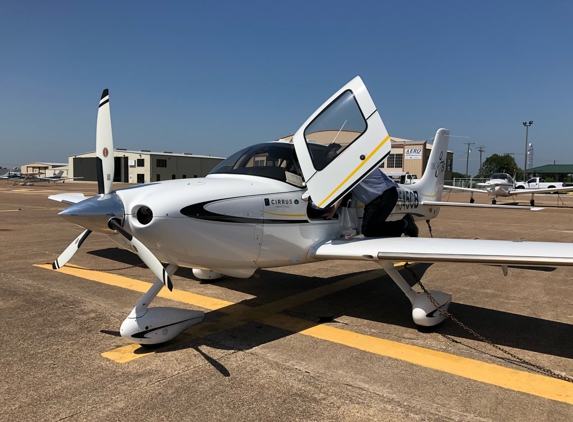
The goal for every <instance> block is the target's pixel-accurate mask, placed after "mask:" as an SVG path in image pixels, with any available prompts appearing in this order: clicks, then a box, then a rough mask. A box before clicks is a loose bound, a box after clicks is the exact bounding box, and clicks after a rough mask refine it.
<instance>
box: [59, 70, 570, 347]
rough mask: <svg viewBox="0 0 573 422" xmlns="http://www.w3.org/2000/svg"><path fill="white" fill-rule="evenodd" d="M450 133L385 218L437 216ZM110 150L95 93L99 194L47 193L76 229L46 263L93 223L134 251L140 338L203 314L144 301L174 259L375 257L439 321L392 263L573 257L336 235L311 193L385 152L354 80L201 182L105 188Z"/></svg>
mask: <svg viewBox="0 0 573 422" xmlns="http://www.w3.org/2000/svg"><path fill="white" fill-rule="evenodd" d="M319 137H322V138H321V139H331V140H336V142H337V143H341V144H342V143H343V142H342V141H344V143H343V148H341V149H340V150H339V151H338V153H339V154H338V155H337V156H336V158H334V160H332V161H331V162H327V161H326V160H325V159H324V151H325V150H326V149H327V147H326V146H325V145H321V144H317V143H314V142H313V141H311V139H313V138H314V139H318V138H319ZM448 140H449V131H448V130H447V129H439V130H438V131H437V132H436V136H435V138H434V144H433V148H432V152H431V154H430V157H429V162H428V165H427V170H426V172H425V173H424V175H423V177H422V178H421V179H420V180H419V181H418V182H417V183H416V184H415V185H407V186H400V188H399V197H400V200H399V202H398V204H397V205H396V207H395V209H394V212H393V214H392V215H391V219H399V218H401V217H403V216H404V215H405V214H406V213H410V214H411V215H412V216H413V217H414V218H415V219H417V220H430V219H432V218H435V217H436V216H437V215H438V212H439V210H440V208H439V205H441V204H442V203H441V202H440V199H441V195H442V190H443V180H444V172H445V167H446V166H445V164H446V163H445V159H446V152H447V146H448ZM295 151H296V156H297V157H298V159H295V157H294V154H293V153H294V152H295ZM112 152H113V141H112V131H111V122H110V111H109V94H108V91H107V90H105V91H104V92H103V95H102V97H101V100H100V106H99V112H98V119H97V135H96V153H97V162H98V168H99V171H98V173H99V177H98V189H99V194H98V195H96V196H94V197H91V198H89V199H86V197H85V196H83V194H59V195H53V196H50V199H53V200H57V201H60V202H64V203H68V204H73V205H71V206H70V207H69V208H67V209H66V210H64V211H62V212H60V215H61V216H62V217H63V218H65V219H67V220H69V221H70V222H72V223H75V224H77V225H80V226H82V227H84V228H85V229H86V230H85V231H84V232H83V233H81V234H80V235H79V236H78V237H77V238H76V239H75V240H74V241H73V242H72V243H71V244H70V245H69V246H68V248H67V249H66V250H65V251H64V252H63V253H62V254H61V255H60V256H59V257H58V258H57V259H56V260H55V262H54V263H53V268H54V269H56V270H57V269H59V268H61V267H62V266H64V265H65V264H66V263H67V262H68V261H69V260H70V259H71V258H72V256H73V255H74V253H75V252H76V251H77V250H78V248H79V247H80V246H81V245H82V243H83V242H84V241H85V240H86V238H87V237H88V236H89V234H90V233H91V232H92V231H95V232H99V233H104V234H106V235H109V236H110V238H111V239H112V240H114V241H115V242H117V243H118V244H119V245H120V246H123V247H126V248H127V249H129V250H131V251H133V252H134V253H136V254H137V255H139V257H140V258H141V259H142V260H143V262H144V263H145V264H146V265H147V266H148V267H149V268H150V269H151V271H152V272H153V273H154V274H155V275H156V277H157V280H155V282H154V283H153V285H152V286H151V288H150V289H149V291H148V292H147V293H146V294H145V295H144V296H143V297H142V299H141V300H140V301H139V303H138V304H137V305H136V306H135V308H133V310H132V311H131V313H130V314H129V315H128V317H127V318H126V319H125V321H124V322H123V323H122V325H121V328H120V333H121V335H122V336H123V337H124V338H126V339H127V340H129V341H131V342H135V343H140V344H142V345H150V344H158V343H163V342H166V341H168V340H170V339H172V338H174V337H175V336H177V335H178V334H179V333H181V332H182V331H184V330H186V329H187V328H188V327H190V326H192V325H194V324H197V323H199V322H200V321H202V319H203V315H204V313H203V312H200V311H193V310H185V309H176V308H165V307H151V308H150V307H149V304H150V302H151V301H152V300H153V299H154V298H155V296H156V295H157V294H158V293H159V291H160V290H161V289H162V288H163V286H167V288H168V289H169V290H171V289H172V288H173V284H172V281H171V276H172V275H173V273H174V272H175V271H176V270H177V268H178V267H180V266H184V267H190V268H193V273H194V275H195V276H196V277H198V278H199V279H215V278H218V277H221V276H223V275H226V276H230V277H236V278H248V277H250V276H251V275H252V274H253V273H254V272H255V271H256V270H258V269H260V268H273V267H280V266H285V265H298V264H304V263H310V262H315V261H320V260H329V259H336V260H340V259H343V260H362V261H373V262H376V263H378V264H379V265H380V266H381V267H383V268H384V269H385V270H386V272H387V273H388V275H389V276H390V277H391V278H392V280H394V282H395V283H396V284H397V285H398V286H399V287H400V289H401V290H402V291H403V292H404V294H405V295H406V296H407V297H408V299H409V300H410V302H411V304H412V317H413V320H414V322H415V323H416V324H418V325H421V326H434V325H436V324H438V323H440V322H441V321H442V320H443V319H444V317H443V316H442V314H441V313H440V312H437V311H436V309H437V308H436V306H435V305H433V304H432V302H431V300H430V299H429V298H428V297H427V296H426V295H425V294H421V293H418V292H416V291H414V290H413V289H411V288H410V286H409V284H408V283H407V282H406V281H405V280H404V278H402V276H401V275H400V273H399V272H398V271H397V270H396V269H395V267H394V263H396V262H402V261H410V262H459V263H482V264H490V265H492V264H493V265H499V266H502V268H503V269H504V272H505V271H506V269H507V266H508V265H536V266H555V265H567V266H571V265H573V244H566V243H548V242H510V241H493V240H491V241H489V240H469V239H463V240H462V239H437V238H418V237H412V238H410V237H397V238H366V237H363V236H361V235H356V236H341V235H340V234H341V233H342V232H345V233H347V231H348V229H350V227H341V225H340V222H339V221H337V220H336V219H332V220H325V219H322V218H318V219H314V218H310V217H309V214H308V208H309V207H308V200H309V196H310V195H312V199H313V201H314V203H316V204H317V205H318V206H320V207H322V208H325V207H328V206H330V205H331V204H333V203H335V202H336V201H337V200H338V199H339V198H343V197H344V196H345V195H346V194H347V193H348V192H350V191H351V190H352V188H353V187H354V186H355V185H356V184H357V183H359V182H360V181H361V180H362V179H363V178H364V177H366V176H367V175H368V174H369V173H370V172H371V171H372V170H373V169H375V168H377V167H379V166H380V163H381V162H382V161H383V160H384V159H385V158H386V157H387V156H388V154H389V153H390V137H389V135H388V133H387V131H386V128H385V127H384V123H383V122H382V120H381V118H380V116H379V114H378V111H377V109H376V106H375V105H374V102H373V101H372V99H371V97H370V95H369V93H368V91H367V89H366V87H365V86H364V84H363V82H362V80H361V79H360V78H359V77H356V78H355V79H353V80H352V81H351V82H349V83H348V84H347V85H345V86H344V87H343V88H342V89H340V90H339V91H338V92H336V93H335V94H334V95H333V96H332V97H331V98H329V99H328V100H327V101H326V102H325V103H324V104H323V105H322V106H321V107H320V108H319V109H318V110H316V111H315V112H314V113H313V114H312V115H311V116H310V118H309V119H308V120H307V121H306V122H305V123H304V124H303V125H302V126H301V128H300V129H299V130H298V131H297V132H296V134H295V135H294V138H293V139H292V141H289V142H287V141H275V142H267V143H261V144H257V145H254V146H251V147H247V148H244V149H242V150H240V151H239V152H237V153H235V154H233V155H231V156H230V157H229V158H227V159H226V160H225V161H223V162H221V163H220V164H219V165H218V166H217V167H216V168H215V169H214V170H213V171H212V172H211V173H210V174H209V175H208V176H206V177H204V178H197V179H182V180H169V181H161V182H156V183H150V184H146V185H137V186H133V187H128V188H125V189H119V190H112V180H113V178H112V175H113V173H114V160H113V153H112ZM488 206H490V207H491V205H488ZM340 220H342V219H340ZM162 262H163V263H165V264H167V265H166V266H164V265H163V264H162ZM431 294H432V295H433V297H434V298H435V300H437V303H438V307H440V308H442V309H444V310H447V308H448V306H449V304H450V301H451V295H450V294H447V293H443V292H438V291H432V292H431Z"/></svg>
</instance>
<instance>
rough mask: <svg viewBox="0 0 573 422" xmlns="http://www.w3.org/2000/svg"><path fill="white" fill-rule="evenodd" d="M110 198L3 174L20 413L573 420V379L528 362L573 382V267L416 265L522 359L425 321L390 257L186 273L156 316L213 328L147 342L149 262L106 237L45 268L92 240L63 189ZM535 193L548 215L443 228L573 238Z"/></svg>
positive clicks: (15, 404)
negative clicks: (220, 275) (198, 315)
mask: <svg viewBox="0 0 573 422" xmlns="http://www.w3.org/2000/svg"><path fill="white" fill-rule="evenodd" d="M114 187H116V186H114ZM95 190H96V185H95V184H93V183H86V182H82V183H80V182H73V183H69V182H68V183H66V184H58V185H54V184H36V185H35V186H12V184H11V183H6V182H0V240H1V242H0V245H1V248H2V252H1V256H2V260H1V264H2V265H1V268H0V273H1V277H0V279H1V280H2V292H1V294H0V341H1V343H0V344H1V347H0V415H1V416H0V419H1V420H3V421H30V420H37V421H44V420H45V421H56V420H66V421H68V420H69V421H115V420H118V421H119V420H122V421H123V420H130V419H138V420H154V421H155V420H177V421H180V420H193V421H271V420H272V421H275V420H280V421H517V420H519V421H545V420H551V421H571V420H573V383H570V382H567V381H564V380H560V379H556V378H552V377H550V376H548V375H546V374H545V373H543V372H542V370H541V369H539V368H538V367H535V366H530V365H528V364H526V363H523V362H522V361H519V360H517V358H516V356H517V357H519V358H521V359H524V360H526V361H528V362H532V363H534V364H535V365H537V366H541V367H543V368H548V369H550V370H552V371H554V372H556V373H558V374H561V375H567V376H572V377H573V300H572V295H571V291H572V289H573V277H572V275H573V268H555V269H553V268H509V274H508V275H507V276H506V277H504V275H503V272H502V270H501V268H500V267H494V266H484V265H467V264H445V263H440V264H434V265H417V266H415V267H414V269H415V272H416V273H417V274H418V275H419V276H420V277H421V279H422V281H423V283H424V284H425V286H426V287H428V288H429V289H433V290H441V291H444V292H447V293H451V294H452V295H453V303H452V304H451V306H450V311H451V313H452V314H453V315H454V316H455V317H456V318H457V319H458V320H460V321H461V322H462V323H463V324H465V325H467V326H468V327H470V328H471V329H473V330H475V331H476V332H477V333H479V334H480V335H482V336H483V337H484V338H485V339H488V340H489V341H491V342H493V343H494V344H495V345H497V346H500V347H502V348H503V349H504V350H507V351H508V352H510V353H511V354H512V355H507V354H504V353H503V352H501V351H499V350H498V349H496V348H494V347H493V346H491V345H490V344H488V343H487V342H486V341H485V340H482V339H477V338H476V337H474V336H473V335H472V334H471V333H470V332H468V331H466V330H465V329H464V328H462V327H460V326H459V325H457V324H456V323H454V322H453V321H451V320H446V321H445V322H444V323H442V324H440V325H439V326H438V327H435V328H433V329H418V328H417V327H416V326H415V325H414V323H413V322H412V319H411V309H410V304H409V301H408V300H407V299H406V297H405V296H404V295H403V294H402V292H401V291H400V290H399V289H398V288H397V287H396V286H395V284H394V283H393V282H392V280H391V279H390V278H389V277H388V276H386V275H385V274H384V272H383V270H381V269H380V267H379V266H378V265H376V264H374V263H369V262H366V263H364V262H348V261H330V262H320V263H315V264H310V265H303V266H292V267H285V268H277V269H273V270H262V271H259V272H257V273H256V276H255V277H252V278H250V279H246V280H240V279H232V278H224V279H221V280H217V281H216V282H213V283H203V284H202V283H200V282H199V281H198V280H196V279H194V278H193V275H192V273H191V271H190V270H189V269H179V270H178V272H177V273H176V274H175V276H174V277H173V282H174V286H175V289H174V292H173V293H169V292H168V291H166V289H164V291H163V292H162V296H161V297H158V298H157V299H156V300H155V301H154V302H153V306H175V307H182V308H188V309H197V310H203V311H205V312H206V315H205V322H204V323H202V324H199V325H197V326H195V327H192V328H191V329H189V330H188V331H187V332H185V333H184V334H183V335H182V337H181V338H180V339H178V340H176V341H174V342H173V343H171V344H169V345H168V346H166V347H163V348H158V349H152V350H147V349H142V348H140V347H138V346H130V345H129V343H127V342H126V340H124V339H123V338H121V337H119V334H118V330H119V326H120V325H121V323H122V321H123V320H124V319H125V317H126V316H127V315H128V314H129V312H130V311H131V309H132V308H133V306H134V305H135V304H136V303H137V302H138V300H139V299H140V298H141V296H142V293H141V290H142V289H143V290H145V289H146V288H148V287H149V286H150V283H152V282H153V279H154V276H153V274H152V273H151V271H149V270H148V269H146V268H142V267H141V266H139V264H140V263H141V261H139V258H138V257H137V256H135V255H133V254H132V253H130V252H127V251H125V250H122V249H119V248H118V247H117V246H116V244H115V243H113V242H112V241H111V240H110V239H109V238H108V237H106V236H104V235H100V234H95V233H94V234H92V235H91V236H90V238H89V239H88V240H87V241H86V242H85V243H84V244H83V246H82V248H81V250H80V251H79V252H78V253H77V254H76V255H75V256H74V258H73V259H72V261H71V262H70V264H69V265H68V266H66V267H64V268H63V269H62V270H60V271H53V270H51V267H48V266H46V265H42V264H47V263H51V262H52V261H53V260H54V259H55V258H57V257H58V255H59V254H60V253H61V252H62V251H63V250H64V249H65V248H66V247H67V246H68V244H69V243H70V242H71V241H72V240H73V239H74V238H75V237H76V236H77V235H79V234H80V233H81V231H82V229H81V228H79V227H77V226H74V225H73V224H71V223H69V222H67V221H65V220H64V219H62V218H61V217H58V215H57V214H58V212H59V211H61V210H62V209H64V208H65V205H63V204H60V203H57V202H53V201H50V200H48V199H47V197H48V195H51V194H53V193H63V192H84V193H86V195H91V194H94V193H95ZM443 199H444V200H450V201H459V202H467V201H468V200H469V196H468V195H462V194H451V195H448V194H446V195H444V198H443ZM476 200H478V201H479V202H483V203H488V201H489V200H488V198H487V197H484V198H476ZM535 200H536V205H537V206H546V209H544V210H543V211H540V212H531V211H523V210H515V211H513V210H489V209H469V208H446V207H444V208H442V210H441V212H440V215H439V216H438V217H437V218H436V219H434V220H432V222H431V225H432V233H433V235H434V237H447V238H466V239H478V238H479V239H500V240H514V241H522V240H526V241H554V242H573V209H571V208H573V195H559V196H558V195H544V196H541V195H539V196H536V198H535ZM503 202H506V201H504V200H503V199H500V200H498V203H500V204H501V203H503ZM528 202H529V198H524V200H523V204H528ZM419 227H420V236H424V237H428V236H430V234H429V231H428V228H427V227H426V225H425V223H423V222H420V223H419ZM48 268H50V269H48ZM86 269H87V270H86ZM93 270H98V271H93ZM402 273H403V274H404V276H405V277H406V278H407V279H408V280H409V281H411V282H412V284H413V283H414V280H413V278H412V277H411V276H410V275H409V274H408V273H407V272H404V271H402ZM415 288H416V289H417V290H419V288H418V287H415Z"/></svg>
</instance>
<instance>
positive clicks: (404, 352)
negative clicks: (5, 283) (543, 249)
mask: <svg viewBox="0 0 573 422" xmlns="http://www.w3.org/2000/svg"><path fill="white" fill-rule="evenodd" d="M36 266H37V267H40V268H46V269H51V266H50V265H49V264H43V265H36ZM58 271H59V272H64V273H66V274H69V275H74V276H76V277H80V278H85V279H88V280H93V281H99V282H103V283H105V284H108V285H112V286H118V287H123V288H128V289H131V290H136V291H140V292H146V291H147V290H148V289H149V286H150V284H149V283H145V282H142V281H138V280H134V279H130V278H127V277H123V276H117V275H113V274H108V273H101V272H92V271H87V270H85V269H81V268H78V267H71V268H69V267H68V266H66V267H63V268H61V269H60V270H58ZM380 273H383V270H376V271H371V272H368V273H365V274H359V275H357V276H353V277H349V278H347V279H344V280H341V281H338V282H335V283H331V284H329V285H326V286H321V287H318V288H316V289H313V290H309V291H306V292H302V293H299V294H297V295H293V296H290V297H287V298H284V299H281V300H278V301H276V302H272V303H268V304H266V305H263V306H260V307H257V308H250V307H248V306H244V305H241V304H233V303H232V302H227V301H221V300H219V299H212V298H209V297H206V296H201V295H196V294H193V293H188V292H182V291H176V290H173V292H171V293H169V292H167V291H166V292H165V294H162V292H163V291H162V292H160V294H159V296H161V297H166V298H168V299H173V300H178V301H181V302H183V303H188V304H192V305H196V306H200V307H203V308H206V309H212V310H219V311H221V312H223V313H225V314H228V315H226V316H225V317H223V318H220V319H218V320H217V321H212V322H208V323H202V324H198V325H195V326H193V327H191V328H190V329H188V330H187V331H185V332H184V333H183V334H181V335H180V336H179V337H178V338H177V339H176V341H175V342H170V344H169V345H168V346H166V347H165V348H163V349H155V350H146V349H143V348H142V347H141V346H139V345H137V344H129V345H126V346H123V347H120V348H118V349H114V350H111V351H109V352H105V353H102V356H104V357H106V358H109V359H112V360H114V361H115V362H119V363H125V362H129V361H132V360H134V359H137V358H139V357H144V356H147V355H149V354H152V353H156V352H157V351H161V350H165V349H167V348H170V347H173V346H174V345H177V344H181V343H184V342H188V341H190V340H192V339H195V338H199V337H205V336H207V335H210V334H215V333H218V332H222V331H225V330H227V329H229V328H233V327H237V326H239V325H243V324H247V323H249V322H252V321H257V322H261V323H263V324H266V325H270V326H273V327H277V328H280V329H284V330H287V331H291V332H294V333H298V334H302V335H305V336H309V337H313V338H316V339H321V340H325V341H329V342H332V343H336V344H340V345H344V346H348V347H351V348H354V349H358V350H362V351H365V352H368V353H372V354H375V355H379V356H383V357H389V358H392V359H397V360H401V361H404V362H408V363H411V364H413V365H417V366H422V367H425V368H430V369H434V370H437V371H441V372H444V373H448V374H452V375H456V376H460V377H463V378H467V379H471V380H474V381H478V382H483V383H486V384H490V385H494V386H498V387H502V388H506V389H509V390H513V391H518V392H522V393H527V394H531V395H535V396H538V397H543V398H546V399H550V400H555V401H559V402H563V403H568V404H573V386H572V385H571V384H570V383H568V382H566V381H561V380H558V379H555V378H550V377H547V376H544V375H539V374H533V373H528V372H524V371H519V370H515V369H509V368H505V367H503V366H498V365H494V364H490V363H485V362H481V361H478V360H473V359H469V358H464V357H460V356H456V355H452V354H448V353H444V352H439V351H435V350H431V349H426V348H422V347H418V346H412V345H408V344H404V343H399V342H395V341H391V340H385V339H381V338H377V337H372V336H367V335H364V334H359V333H355V332H351V331H346V330H342V329H340V328H336V327H332V326H328V325H324V324H317V323H315V322H312V321H307V320H303V319H299V318H294V317H289V316H287V315H283V314H280V312H282V311H284V310H286V309H289V308H291V307H293V306H296V305H298V304H301V303H306V302H308V301H311V300H314V299H317V298H320V297H322V296H325V295H328V294H330V293H334V292H336V291H340V290H343V289H346V288H349V287H352V286H355V285H358V284H360V283H363V282H366V281H368V280H372V279H374V278H377V277H380V276H381V274H380Z"/></svg>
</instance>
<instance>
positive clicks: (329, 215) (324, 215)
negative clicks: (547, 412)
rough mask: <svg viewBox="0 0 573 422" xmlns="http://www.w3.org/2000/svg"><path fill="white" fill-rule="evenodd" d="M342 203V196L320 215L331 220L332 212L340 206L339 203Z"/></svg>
mask: <svg viewBox="0 0 573 422" xmlns="http://www.w3.org/2000/svg"><path fill="white" fill-rule="evenodd" d="M341 203H342V198H340V199H339V200H338V201H336V202H335V203H334V205H333V206H332V207H331V208H330V209H329V210H328V211H327V212H325V213H324V214H322V217H323V218H324V219H325V220H331V219H332V217H334V214H335V213H336V210H337V209H338V207H339V206H340V204H341Z"/></svg>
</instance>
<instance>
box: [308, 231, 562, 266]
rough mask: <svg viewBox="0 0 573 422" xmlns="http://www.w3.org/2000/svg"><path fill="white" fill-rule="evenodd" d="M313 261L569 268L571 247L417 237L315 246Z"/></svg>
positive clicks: (373, 239) (371, 239)
mask: <svg viewBox="0 0 573 422" xmlns="http://www.w3.org/2000/svg"><path fill="white" fill-rule="evenodd" d="M311 255H312V256H313V257H314V258H317V259H347V260H364V261H376V260H387V261H394V262H398V261H410V262H463V263H474V264H490V265H535V266H546V267H553V266H573V244H571V243H555V242H520V241H516V242H512V241H507V240H481V239H438V238H421V237H386V238H355V239H351V240H346V239H334V240H330V241H327V242H325V243H323V244H322V245H319V246H316V247H315V248H313V250H311Z"/></svg>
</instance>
